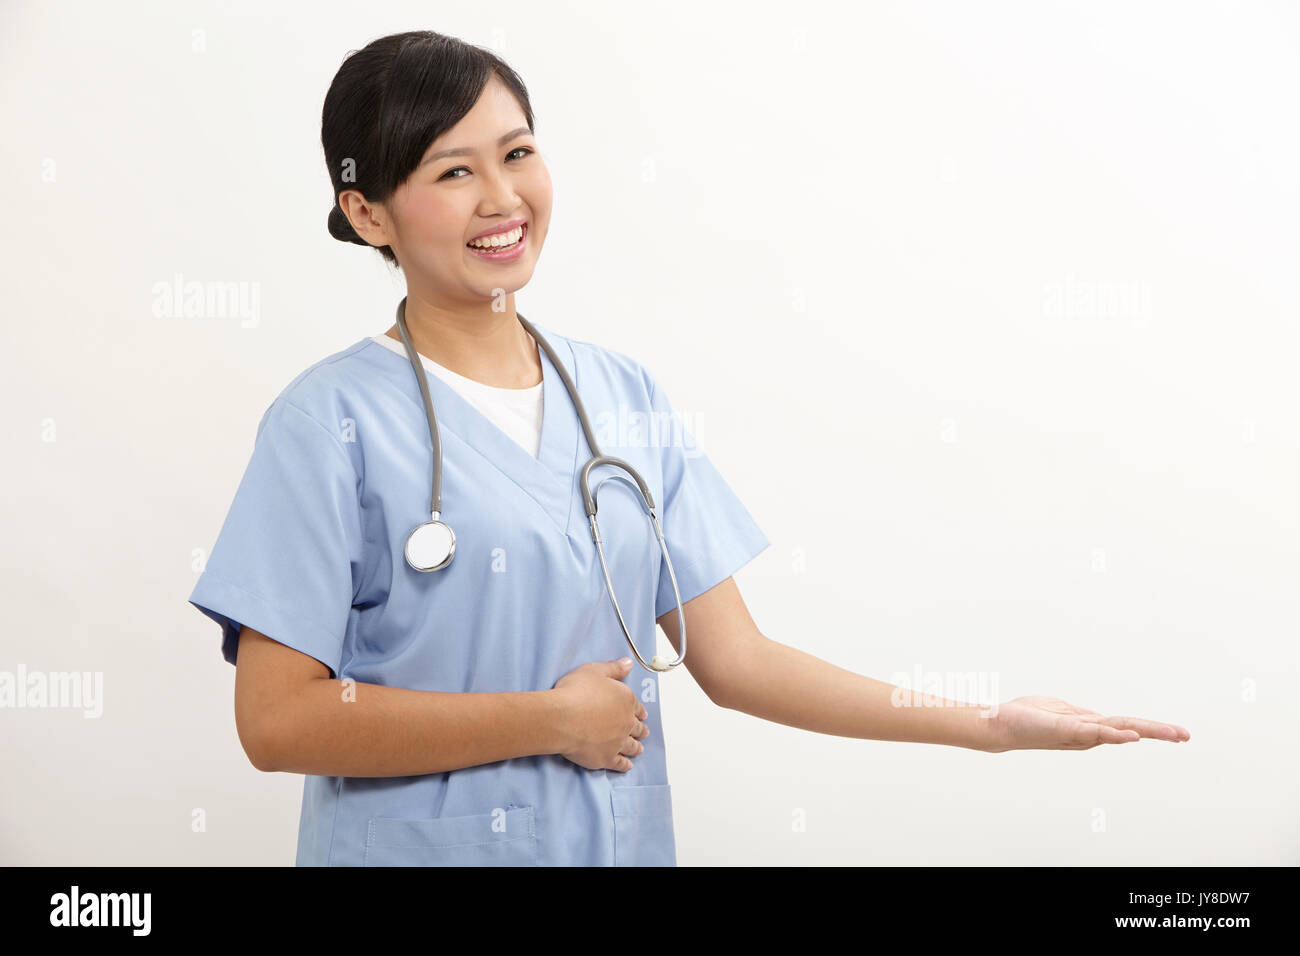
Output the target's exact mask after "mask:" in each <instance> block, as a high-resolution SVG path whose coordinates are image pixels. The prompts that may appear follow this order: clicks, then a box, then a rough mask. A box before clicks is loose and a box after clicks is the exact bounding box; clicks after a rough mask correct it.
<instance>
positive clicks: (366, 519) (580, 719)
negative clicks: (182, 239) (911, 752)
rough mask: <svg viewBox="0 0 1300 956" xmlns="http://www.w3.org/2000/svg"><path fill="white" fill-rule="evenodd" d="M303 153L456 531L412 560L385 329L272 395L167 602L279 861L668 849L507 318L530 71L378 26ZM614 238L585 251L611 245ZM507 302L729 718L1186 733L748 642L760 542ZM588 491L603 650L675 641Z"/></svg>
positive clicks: (631, 377) (529, 140)
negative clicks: (438, 460) (931, 693)
mask: <svg viewBox="0 0 1300 956" xmlns="http://www.w3.org/2000/svg"><path fill="white" fill-rule="evenodd" d="M321 139H322V144H323V146H324V152H325V160H326V163H327V165H328V169H329V173H330V176H331V179H332V182H333V186H334V192H335V199H336V203H335V206H334V208H333V210H332V211H331V213H330V216H329V229H330V233H331V234H332V235H333V236H334V237H335V238H337V239H340V240H343V241H347V242H353V243H358V244H361V245H368V246H372V247H374V248H376V249H378V250H379V252H380V253H381V254H382V255H383V256H384V258H385V259H386V260H387V261H389V262H390V263H393V264H395V265H397V266H399V267H400V269H401V271H402V273H403V276H404V278H405V280H406V286H407V293H406V307H405V313H404V314H405V323H406V325H407V327H408V330H409V333H410V336H411V340H412V344H413V346H414V348H415V350H416V352H417V353H418V358H419V361H420V363H421V366H422V367H421V369H420V371H419V373H418V374H421V375H423V376H425V383H426V385H427V387H428V391H429V395H430V397H431V399H432V404H433V407H434V409H435V410H436V419H437V426H438V433H439V436H440V441H441V450H442V484H441V518H442V520H443V521H445V522H446V523H447V524H448V525H450V527H451V528H452V529H453V531H454V533H455V537H456V545H455V553H454V557H453V560H452V561H451V563H450V564H449V565H447V566H446V567H444V568H441V569H440V570H435V571H430V572H421V571H417V570H415V569H414V568H413V567H411V566H410V565H409V564H408V563H407V560H406V556H405V551H404V549H405V546H406V542H407V538H408V535H409V534H410V532H411V530H412V529H413V528H415V527H416V526H417V525H420V524H421V523H423V522H427V521H429V517H430V514H429V512H430V508H429V505H430V482H431V474H432V467H433V452H432V447H431V444H432V443H431V437H430V433H429V426H428V420H427V417H426V413H425V407H424V404H423V398H422V394H421V389H420V385H419V380H418V379H417V378H416V374H417V373H416V370H415V369H414V368H413V366H412V364H411V361H410V358H409V356H408V354H407V352H406V350H405V346H404V343H403V340H402V337H401V334H400V330H399V328H398V327H397V325H396V324H394V325H393V326H392V327H390V328H389V329H388V330H387V332H385V333H383V334H376V335H368V336H367V337H365V338H363V339H361V340H360V341H358V342H356V343H354V344H352V345H351V346H349V347H347V348H345V349H343V350H342V351H339V352H336V353H335V354H333V355H330V356H328V357H326V358H324V359H322V360H320V361H319V362H317V363H315V364H314V365H312V366H311V367H310V368H308V369H306V370H305V371H304V372H302V373H301V374H300V375H298V376H297V377H296V378H295V379H294V380H293V381H292V382H290V383H289V385H288V386H287V387H286V388H285V389H284V390H283V391H282V392H281V393H280V395H279V396H278V397H277V398H276V399H275V401H274V402H272V404H271V405H270V407H269V408H268V409H267V410H266V412H265V414H264V415H263V416H262V419H261V422H260V423H259V425H258V429H257V437H256V442H255V445H254V449H253V453H252V458H251V460H250V461H249V463H248V466H247V469H246V470H245V472H244V475H243V478H242V480H241V482H240V484H239V487H238V490H237V491H236V493H235V498H234V501H233V503H232V505H231V507H230V510H229V513H228V515H227V517H226V519H225V522H224V524H223V526H222V528H221V531H220V534H219V536H218V538H217V541H216V544H215V545H214V547H213V549H212V553H211V556H210V558H209V560H208V562H207V565H206V567H205V569H204V571H203V574H202V575H201V576H200V578H199V580H198V582H197V584H196V586H195V588H194V591H193V593H192V594H191V596H190V602H191V603H192V604H193V605H194V606H195V607H197V608H198V609H199V610H200V611H202V612H203V613H204V614H205V615H207V616H208V617H209V618H211V619H212V620H213V621H215V622H216V623H217V624H219V625H220V627H221V632H222V645H221V647H222V654H223V656H224V657H225V659H226V660H227V661H229V662H230V663H231V664H235V665H236V666H237V677H236V685H235V687H236V694H235V697H236V725H237V730H238V733H239V737H240V740H241V743H242V744H243V746H244V748H245V750H246V752H247V753H248V755H249V758H250V760H251V761H252V763H253V764H254V765H255V766H256V767H258V768H259V769H262V770H267V771H272V770H275V771H286V772H291V773H300V774H303V775H304V789H303V800H302V814H301V819H300V824H299V835H298V850H297V863H298V864H299V865H311V866H327V865H328V866H394V865H397V866H402V865H429V866H444V865H503V866H533V865H601V866H608V865H616V866H625V865H674V864H675V863H676V850H675V845H674V837H673V817H672V796H671V787H670V785H669V781H668V776H667V770H666V761H665V753H666V751H665V746H666V741H665V740H664V737H663V733H662V728H663V723H662V721H661V719H660V709H659V700H660V696H659V687H658V681H659V679H660V673H658V672H656V671H652V670H647V669H645V668H643V667H641V666H640V665H639V664H637V663H635V662H634V661H633V660H632V658H631V655H630V654H629V653H628V647H627V638H626V637H625V635H624V633H623V631H622V628H621V627H620V625H619V621H618V617H617V615H616V614H615V611H614V609H613V606H612V604H611V602H610V600H609V598H608V596H607V593H606V583H605V577H604V574H603V571H602V567H601V563H600V559H599V557H598V555H597V549H596V547H595V545H594V543H593V541H592V537H591V533H590V530H589V527H588V524H587V518H586V514H585V511H584V507H583V498H582V492H581V487H580V483H579V480H578V474H579V471H580V469H581V467H582V465H583V463H585V462H586V461H587V460H588V458H590V457H591V455H592V450H591V448H590V447H589V444H588V442H587V440H586V438H585V436H584V434H583V430H582V428H581V426H580V423H579V420H578V416H577V413H576V410H575V407H574V404H573V402H572V400H571V399H570V396H569V394H568V392H567V391H566V388H565V384H564V381H563V378H562V376H561V368H560V367H557V365H556V362H555V361H553V359H552V357H551V356H550V355H549V354H548V352H547V350H545V349H543V348H540V347H539V344H538V341H537V340H536V339H534V338H533V337H532V335H530V334H529V332H528V331H527V330H526V329H525V327H524V326H523V324H522V323H521V321H520V314H519V313H518V312H517V311H516V302H515V294H516V292H517V291H518V290H519V289H520V288H522V287H523V286H524V285H525V284H526V283H527V282H528V280H529V279H530V278H531V277H532V275H533V272H534V270H535V268H536V265H537V261H538V257H539V255H540V253H541V249H542V246H543V244H544V243H545V241H546V236H547V232H548V230H549V226H550V220H551V205H552V190H551V182H550V178H549V176H548V173H547V169H546V165H545V162H544V161H543V156H542V152H541V149H540V146H539V144H538V140H537V138H536V136H535V135H534V123H533V114H532V109H531V106H530V103H529V99H528V94H527V91H526V89H525V87H524V84H523V83H522V81H521V80H520V79H519V77H518V76H517V75H516V74H515V73H514V72H513V71H512V70H511V69H510V67H509V66H507V65H506V64H505V63H504V62H502V61H501V60H500V59H499V58H497V57H496V56H494V55H493V54H492V53H490V52H488V51H487V50H484V49H481V48H479V47H475V46H472V45H469V44H466V43H463V42H461V41H458V40H456V39H453V38H450V37H446V36H442V35H439V34H435V33H431V32H425V31H421V32H412V33H404V34H398V35H394V36H388V37H384V38H381V39H379V40H375V41H374V42H372V43H370V44H369V45H368V46H366V47H365V48H364V49H362V50H360V51H357V52H355V53H353V54H352V55H350V56H349V57H348V58H347V59H346V60H345V61H344V62H343V65H342V66H341V67H340V69H339V71H338V73H337V75H336V76H335V78H334V81H333V83H332V84H331V86H330V89H329V91H328V93H327V95H326V98H325V105H324V111H323V113H322V118H321ZM622 225H623V224H621V223H617V222H615V223H611V224H610V229H609V231H607V232H602V233H600V234H598V235H594V236H592V237H591V241H594V242H624V241H634V237H630V236H629V235H628V234H627V233H626V232H624V231H620V230H621V227H622ZM613 307H615V308H616V307H617V303H615V304H614V305H613ZM391 308H392V306H391V305H389V306H385V307H384V310H383V311H384V312H388V310H389V309H391ZM389 314H391V313H389ZM528 318H529V319H530V320H531V322H532V325H533V326H534V327H535V329H536V330H537V331H538V332H539V333H540V334H541V336H542V338H543V339H544V340H545V341H546V342H548V343H549V344H550V346H551V348H552V349H553V350H554V355H555V359H557V360H558V362H559V365H560V366H562V367H563V371H564V372H567V374H568V376H569V377H570V378H571V379H572V381H573V383H574V385H575V386H576V389H577V392H578V393H579V395H580V397H581V399H582V401H583V403H584V405H585V407H586V409H587V413H588V415H589V417H590V419H591V420H592V422H593V424H594V425H595V427H596V429H597V431H598V432H600V431H601V429H602V423H603V424H604V425H605V426H606V427H605V432H606V433H602V434H601V435H600V437H599V438H598V443H599V444H600V445H601V446H602V449H601V450H602V451H603V452H604V453H605V454H607V455H613V456H617V457H619V458H621V459H624V460H626V461H627V462H629V463H630V464H632V465H633V466H634V467H635V469H636V470H637V471H638V472H639V473H640V474H641V475H642V476H643V477H644V479H645V481H646V482H647V484H648V486H649V490H650V492H651V494H652V497H653V500H654V501H655V503H656V505H657V506H658V508H659V512H660V520H661V521H662V525H663V532H664V538H665V541H666V544H667V549H668V552H669V556H670V558H671V565H672V568H673V570H674V571H675V581H676V586H677V587H676V595H680V599H681V602H682V604H683V605H684V617H685V621H686V633H687V636H688V637H689V654H688V655H687V657H686V660H685V666H684V667H683V668H679V669H676V670H675V671H674V672H670V673H676V674H677V675H678V676H677V677H675V678H672V677H670V678H667V679H679V680H680V679H685V678H684V672H685V670H686V669H687V668H689V672H690V674H691V676H692V677H693V678H694V679H695V680H696V681H697V682H698V683H699V684H700V685H701V687H702V688H703V689H704V690H705V692H706V693H707V694H708V695H709V697H710V698H711V699H712V700H713V701H715V702H716V703H718V704H720V705H722V706H726V707H730V708H734V709H737V710H744V711H746V712H748V713H753V714H756V715H758V716H761V717H764V718H766V719H770V720H776V721H779V722H781V723H785V724H789V725H791V726H797V727H804V728H807V729H810V730H814V731H817V732H821V733H832V734H837V735H843V736H856V737H864V738H874V739H888V740H918V741H924V742H933V743H947V744H950V745H953V746H963V747H969V748H972V749H978V750H985V751H998V750H1008V749H1015V748H1024V747H1036V748H1041V747H1051V748H1062V749H1086V748H1087V747H1091V746H1096V745H1097V744H1099V743H1122V742H1126V741H1128V740H1136V739H1138V737H1139V736H1147V737H1158V738H1161V739H1166V740H1180V739H1186V736H1187V733H1186V731H1185V730H1183V729H1182V728H1179V727H1175V726H1174V725H1168V724H1159V723H1156V722H1153V721H1145V720H1140V719H1137V718H1127V717H1102V715H1100V714H1096V713H1095V712H1093V711H1085V710H1083V709H1081V708H1075V707H1072V705H1068V704H1065V703H1064V702H1062V701H1057V700H1055V699H1053V698H1022V699H1020V700H1019V701H1012V702H1010V703H1008V704H1005V705H1003V706H1002V708H1001V712H1000V714H999V716H998V717H996V718H994V719H985V718H981V717H980V716H979V713H978V711H979V708H977V707H975V706H973V705H969V706H965V707H956V708H944V709H943V710H942V711H940V710H934V709H930V710H921V709H917V710H908V709H906V708H899V707H897V706H894V705H893V704H891V702H890V699H889V698H890V693H891V692H892V691H896V690H897V688H894V687H893V686H892V685H888V684H882V683H881V682H878V681H873V680H871V679H870V678H866V677H861V676H858V675H855V674H850V673H849V672H847V671H844V670H841V669H840V668H836V667H834V666H832V665H830V664H828V663H826V662H824V661H820V660H818V659H816V658H814V657H811V656H810V655H807V654H804V653H802V652H800V651H797V650H795V649H793V648H790V647H787V646H785V645H783V644H779V643H777V642H775V641H772V640H770V639H768V638H767V637H765V636H764V635H763V634H762V633H761V632H759V630H758V629H757V627H756V626H755V625H754V622H753V621H752V619H751V618H750V616H749V613H748V611H747V610H746V608H745V605H744V602H743V601H742V600H741V598H740V595H739V592H738V591H737V589H736V586H735V583H734V581H733V580H732V575H733V574H734V573H735V572H736V571H737V570H739V569H740V568H741V567H743V566H744V565H745V564H747V563H748V562H749V561H750V560H751V559H753V558H754V557H755V556H756V555H757V554H759V553H760V552H761V551H763V550H764V549H765V548H766V547H767V546H768V544H769V541H768V539H767V538H766V536H765V535H764V533H763V532H762V530H761V529H760V528H759V527H758V525H757V524H756V523H755V521H754V519H753V518H752V517H751V516H750V514H749V512H748V511H747V510H746V509H745V507H744V506H743V505H742V504H741V502H740V501H739V500H738V499H737V497H736V496H735V494H734V493H733V492H732V490H731V488H730V487H729V486H728V485H727V483H726V482H725V481H724V480H723V478H722V476H721V475H720V474H719V473H718V471H717V470H716V469H715V468H714V466H713V464H712V463H711V462H710V460H709V458H708V457H707V456H706V455H705V454H704V453H703V452H702V451H701V450H700V449H699V448H698V447H696V446H695V445H694V444H693V442H692V440H691V437H690V435H689V434H688V433H687V431H686V430H685V429H684V428H683V427H682V424H681V419H680V417H679V416H678V415H677V414H676V413H675V412H674V410H673V407H672V405H671V403H670V402H669V399H668V396H667V395H666V394H665V392H664V389H663V388H662V386H661V385H660V383H659V382H657V381H656V379H655V377H654V375H653V374H652V373H651V372H650V371H649V370H648V369H647V368H645V367H644V366H643V365H641V364H640V363H638V362H637V361H635V360H634V359H632V358H629V357H628V356H626V355H623V354H621V353H618V352H615V351H613V350H610V349H607V348H603V347H601V346H598V345H595V344H593V343H590V342H585V341H581V340H578V339H573V338H569V337H567V336H565V335H563V334H562V333H560V332H559V331H557V330H556V329H555V328H553V327H552V322H551V321H550V320H549V319H548V318H545V317H543V316H542V315H540V314H539V315H536V316H529V317H528ZM629 422H633V423H636V427H631V428H628V427H625V426H626V425H627V423H629ZM611 425H613V426H615V427H613V428H612V434H609V433H608V432H609V431H610V430H611V429H610V426H611ZM604 478H618V479H620V480H610V481H603V483H602V480H603V479H604ZM590 483H591V485H592V487H593V488H595V487H597V486H599V489H600V490H599V492H598V507H599V522H600V531H601V537H602V540H603V545H604V551H605V557H606V562H607V569H608V573H609V577H610V581H611V583H612V584H613V586H614V591H615V593H616V595H617V599H618V602H619V607H620V610H621V612H622V616H623V618H624V621H625V622H626V625H627V628H628V636H630V637H631V639H632V640H633V641H634V642H635V644H636V647H637V649H638V651H639V653H640V655H641V656H642V657H644V658H645V659H646V660H649V659H650V657H651V655H653V654H654V653H656V651H657V647H656V637H657V626H656V625H658V626H661V627H662V628H663V630H664V633H665V635H666V636H667V638H668V639H669V641H670V643H672V644H673V646H674V648H678V649H679V641H678V637H679V627H678V622H677V606H678V605H677V597H676V595H675V592H674V587H673V584H674V581H673V575H672V574H670V571H669V566H668V562H665V561H664V560H663V559H662V555H661V552H660V547H659V544H658V541H657V539H656V537H655V535H654V533H653V529H652V526H651V524H650V523H649V521H648V520H647V517H646V513H645V511H644V510H643V507H642V500H641V496H640V493H639V492H638V491H637V490H636V488H635V486H633V485H632V484H631V483H630V482H629V481H628V480H627V478H626V475H625V473H623V472H621V471H619V470H618V469H615V468H613V467H611V466H609V465H605V464H602V465H600V466H598V467H596V468H595V469H593V472H592V475H591V482H590ZM664 656H666V657H667V656H669V655H664Z"/></svg>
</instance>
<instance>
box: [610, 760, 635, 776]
mask: <svg viewBox="0 0 1300 956" xmlns="http://www.w3.org/2000/svg"><path fill="white" fill-rule="evenodd" d="M612 769H614V770H617V771H619V772H620V773H627V772H628V771H629V770H631V769H632V761H630V760H628V759H627V758H626V757H619V758H618V760H617V761H616V762H615V764H614V766H613V768H612Z"/></svg>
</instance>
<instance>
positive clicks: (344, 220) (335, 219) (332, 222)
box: [329, 202, 370, 246]
mask: <svg viewBox="0 0 1300 956" xmlns="http://www.w3.org/2000/svg"><path fill="white" fill-rule="evenodd" d="M329 231H330V235H331V236H333V237H334V238H335V239H337V240H339V242H355V243H356V244H357V245H360V246H368V245H370V243H368V242H366V240H364V239H362V238H361V237H360V236H359V235H357V231H356V230H355V229H353V228H352V223H350V222H348V217H347V216H345V215H344V214H343V210H342V208H341V207H340V206H339V204H338V202H335V203H334V208H333V209H331V210H330V217H329Z"/></svg>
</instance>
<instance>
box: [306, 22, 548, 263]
mask: <svg viewBox="0 0 1300 956" xmlns="http://www.w3.org/2000/svg"><path fill="white" fill-rule="evenodd" d="M493 74H496V76H498V77H499V78H500V79H501V81H502V82H503V83H504V84H505V85H506V87H507V88H508V89H509V90H510V92H512V93H513V94H514V96H515V99H516V100H518V101H519V106H520V108H521V109H522V110H523V111H524V118H525V119H526V120H527V122H528V128H529V129H530V130H531V129H533V109H532V106H531V104H530V103H529V101H528V89H527V87H525V86H524V82H523V80H521V79H520V78H519V76H518V74H516V73H515V71H514V70H512V69H511V68H510V67H509V66H507V65H506V63H505V62H504V61H503V60H501V59H500V58H499V57H498V56H496V55H495V54H493V53H491V52H490V51H488V50H485V49H483V48H482V47H478V46H474V45H473V44H471V43H466V42H464V41H463V40H458V39H456V38H455V37H450V36H444V35H443V34H441V33H434V32H432V31H430V30H414V31H411V32H409V33H394V34H392V35H391V36H386V37H380V38H379V39H378V40H373V41H371V42H370V43H368V44H366V46H365V47H364V48H363V49H361V50H354V51H352V52H351V53H349V54H348V56H347V57H346V58H345V59H344V60H343V65H342V66H340V67H339V70H338V73H336V74H335V75H334V80H333V82H332V83H330V88H329V92H327V93H326V94H325V107H324V109H323V110H322V111H321V117H320V140H321V145H322V146H323V147H324V148H325V164H326V166H327V167H328V168H329V175H330V182H331V183H333V185H334V208H333V209H331V210H330V215H329V230H330V235H331V236H333V237H334V238H335V239H338V240H340V241H342V242H355V243H358V244H360V245H363V246H369V245H370V243H368V242H366V241H365V240H364V239H362V238H361V237H360V236H359V235H357V233H356V230H354V229H353V228H352V224H351V223H350V222H348V217H347V216H345V215H344V214H343V210H342V208H341V207H340V206H339V193H341V192H344V191H346V190H349V189H356V190H359V191H360V192H361V193H362V194H363V195H364V196H365V197H366V199H368V200H369V201H370V202H383V201H385V200H387V199H388V198H389V197H390V196H392V194H393V192H394V191H395V190H396V189H397V187H398V186H400V185H401V184H402V183H403V182H405V181H406V178H407V177H408V176H409V175H411V173H412V172H414V171H415V168H416V167H417V166H418V165H419V164H420V159H421V158H422V157H423V156H424V153H425V150H427V149H428V148H429V144H430V143H431V142H433V141H434V140H435V139H437V138H438V137H439V136H440V135H442V134H443V133H444V132H446V131H447V130H449V129H451V128H452V127H453V126H455V125H456V124H457V123H459V122H460V121H461V119H462V118H463V117H464V116H465V114H466V113H468V112H469V111H470V110H471V109H473V107H474V104H475V103H477V102H478V98H479V95H480V94H481V93H482V92H483V88H484V87H485V86H487V84H488V80H489V79H490V78H491V76H492V75H493ZM345 163H348V166H347V168H345V166H344V164H345ZM345 174H348V175H349V176H350V177H351V178H349V179H347V180H345V179H344V175H345ZM378 249H379V251H380V252H381V253H382V254H383V256H384V258H385V259H387V260H388V261H389V262H392V263H397V256H396V255H394V254H393V249H392V247H391V246H379V247H378Z"/></svg>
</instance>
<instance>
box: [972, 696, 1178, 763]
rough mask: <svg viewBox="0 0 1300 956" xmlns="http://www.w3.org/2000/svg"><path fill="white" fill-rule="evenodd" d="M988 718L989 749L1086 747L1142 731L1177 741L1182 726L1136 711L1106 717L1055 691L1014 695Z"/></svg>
mask: <svg viewBox="0 0 1300 956" xmlns="http://www.w3.org/2000/svg"><path fill="white" fill-rule="evenodd" d="M989 720H990V727H989V729H990V740H991V745H990V746H989V747H987V748H986V749H987V750H988V751H989V752H991V753H1001V752H1002V751H1005V750H1090V749H1091V748H1093V747H1096V746H1097V745H1098V744H1127V743H1132V742H1133V741H1135V740H1141V739H1142V738H1143V737H1149V738H1151V739H1152V740H1168V741H1172V742H1174V743H1180V742H1182V741H1185V740H1191V738H1192V735H1191V734H1190V733H1188V731H1187V729H1186V728H1185V727H1180V726H1178V725H1177V724H1166V723H1161V722H1160V721H1156V720H1144V719H1142V718H1140V717H1106V716H1104V715H1102V714H1099V713H1097V712H1096V711H1095V710H1085V709H1084V708H1082V707H1076V706H1074V705H1073V704H1067V703H1066V702H1065V701H1063V700H1058V699H1057V698H1055V697H1017V698H1016V699H1015V700H1010V701H1007V702H1006V703H1005V704H999V705H998V709H997V714H996V716H994V717H991V718H989Z"/></svg>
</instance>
